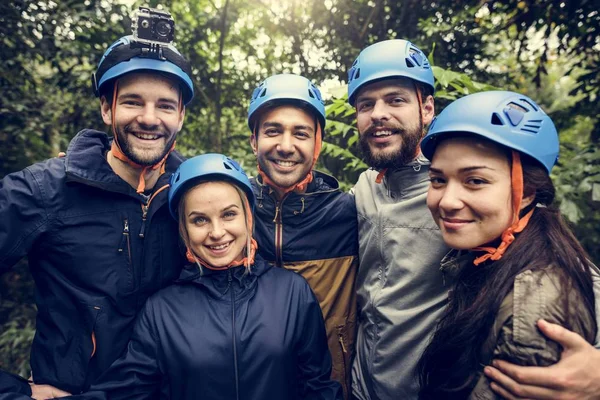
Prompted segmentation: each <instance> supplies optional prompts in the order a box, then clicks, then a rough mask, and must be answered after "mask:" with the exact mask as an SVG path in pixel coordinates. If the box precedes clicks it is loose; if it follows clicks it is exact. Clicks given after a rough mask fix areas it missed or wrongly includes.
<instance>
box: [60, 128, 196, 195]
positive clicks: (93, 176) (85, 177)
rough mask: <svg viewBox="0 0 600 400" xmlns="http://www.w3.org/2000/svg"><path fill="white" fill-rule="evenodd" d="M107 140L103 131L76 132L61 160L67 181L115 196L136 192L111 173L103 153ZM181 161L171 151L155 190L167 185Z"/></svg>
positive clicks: (180, 158) (106, 148) (107, 144)
mask: <svg viewBox="0 0 600 400" xmlns="http://www.w3.org/2000/svg"><path fill="white" fill-rule="evenodd" d="M110 145H111V139H110V138H109V137H108V135H107V134H106V133H105V132H100V131H96V130H92V129H85V130H83V131H81V132H79V133H78V134H77V135H76V136H75V137H74V138H73V139H72V140H71V143H69V147H68V148H67V155H66V157H65V171H66V174H67V180H68V181H73V182H79V183H83V184H87V185H90V186H94V187H98V188H101V189H104V190H109V191H113V192H119V193H135V194H136V195H137V193H136V192H135V188H132V187H131V186H130V185H129V184H127V183H126V182H125V181H124V180H122V179H121V178H120V177H119V176H118V175H117V174H115V173H114V171H113V170H112V168H111V167H110V165H109V164H108V161H107V160H106V153H107V152H108V151H109V150H110ZM183 160H184V158H183V156H181V154H179V153H177V152H175V151H173V152H171V154H170V155H169V157H168V158H167V162H166V164H165V171H166V173H164V174H163V175H161V176H160V178H159V180H158V182H157V184H156V186H155V187H161V186H164V185H166V184H168V183H169V182H168V181H169V177H170V176H171V174H172V173H173V172H174V171H175V170H176V169H177V167H178V166H179V164H181V163H182V162H183Z"/></svg>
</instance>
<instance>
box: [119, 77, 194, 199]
mask: <svg viewBox="0 0 600 400" xmlns="http://www.w3.org/2000/svg"><path fill="white" fill-rule="evenodd" d="M118 85H119V81H118V80H116V81H115V86H114V89H113V101H112V107H111V114H110V119H111V122H112V132H113V142H112V145H111V146H110V152H111V153H112V155H113V156H114V157H115V158H117V159H119V160H121V161H123V162H124V163H127V164H128V165H130V166H132V167H133V168H135V169H141V170H142V171H141V172H140V179H139V181H138V187H137V189H136V192H138V193H144V191H145V190H146V178H145V176H144V175H146V172H148V170H149V169H150V170H152V171H154V170H156V169H158V168H160V173H161V175H162V174H164V173H165V162H166V161H167V157H169V154H171V152H172V151H173V150H174V149H175V143H176V141H174V142H173V145H172V146H171V148H170V149H169V151H168V152H167V154H165V156H164V157H163V158H162V159H161V160H160V161H159V162H158V163H156V164H154V165H140V164H138V163H135V162H133V161H131V160H130V159H129V157H127V156H126V155H125V153H123V151H122V150H121V145H120V144H119V139H118V135H117V129H116V122H115V115H116V114H115V113H116V110H117V93H118V89H117V87H118ZM182 104H183V103H182V97H181V93H180V94H179V112H181V111H182Z"/></svg>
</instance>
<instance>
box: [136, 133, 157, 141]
mask: <svg viewBox="0 0 600 400" xmlns="http://www.w3.org/2000/svg"><path fill="white" fill-rule="evenodd" d="M135 136H137V137H139V138H140V139H144V140H156V139H158V138H159V136H158V135H149V134H147V133H137V134H136V135H135Z"/></svg>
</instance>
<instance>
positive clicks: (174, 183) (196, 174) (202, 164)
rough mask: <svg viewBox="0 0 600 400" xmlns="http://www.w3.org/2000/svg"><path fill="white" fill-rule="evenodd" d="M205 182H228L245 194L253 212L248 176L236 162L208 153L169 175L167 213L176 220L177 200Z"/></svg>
mask: <svg viewBox="0 0 600 400" xmlns="http://www.w3.org/2000/svg"><path fill="white" fill-rule="evenodd" d="M206 181H228V182H230V183H233V184H235V185H237V186H238V187H239V188H240V189H242V190H243V191H244V193H246V197H247V198H248V202H249V203H250V208H251V210H252V211H254V194H253V192H252V186H251V185H250V180H249V179H248V176H247V175H246V173H245V172H244V170H243V169H242V167H241V166H240V164H238V163H237V162H236V161H234V160H232V159H231V158H229V157H227V156H224V155H223V154H217V153H208V154H203V155H201V156H196V157H192V158H190V159H189V160H186V161H184V162H183V163H182V164H181V165H180V166H179V168H177V171H175V173H174V174H173V175H171V182H170V183H171V187H170V188H169V196H168V197H169V211H170V212H171V215H172V216H173V218H175V219H176V220H177V208H178V207H179V199H180V198H181V196H182V195H183V194H184V193H185V192H186V191H187V189H188V188H190V187H192V186H194V185H197V184H199V183H201V182H206Z"/></svg>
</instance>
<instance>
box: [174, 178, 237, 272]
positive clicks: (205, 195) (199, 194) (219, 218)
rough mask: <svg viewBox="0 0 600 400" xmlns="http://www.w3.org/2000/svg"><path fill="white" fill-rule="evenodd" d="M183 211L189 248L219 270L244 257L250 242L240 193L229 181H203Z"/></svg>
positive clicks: (188, 196) (189, 194) (192, 191)
mask: <svg viewBox="0 0 600 400" xmlns="http://www.w3.org/2000/svg"><path fill="white" fill-rule="evenodd" d="M182 201H184V202H185V203H184V206H183V210H184V211H183V212H184V218H183V221H184V223H185V228H186V232H187V237H188V238H187V241H189V243H187V244H188V246H189V248H190V249H191V250H192V251H193V252H194V254H196V256H197V257H198V258H200V259H202V260H203V261H205V262H206V263H207V264H209V265H212V266H213V267H216V268H222V267H227V266H229V265H230V264H231V263H232V262H233V261H238V260H241V259H243V258H244V248H245V247H246V244H247V240H248V228H247V227H246V214H245V211H244V205H243V203H242V199H241V198H240V193H239V192H238V190H236V188H235V187H234V186H233V185H232V184H230V183H227V182H204V183H201V184H199V185H198V186H195V187H193V188H192V189H190V190H188V191H187V192H186V193H185V196H184V198H183V199H182Z"/></svg>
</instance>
